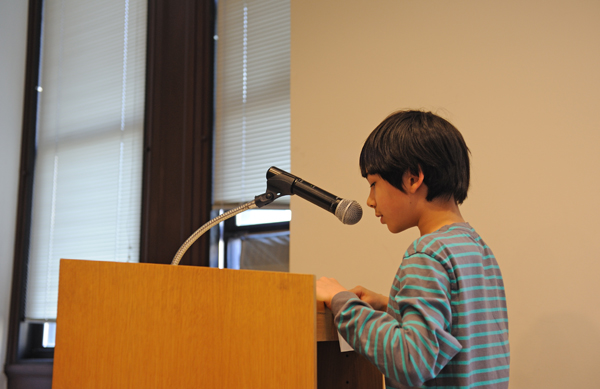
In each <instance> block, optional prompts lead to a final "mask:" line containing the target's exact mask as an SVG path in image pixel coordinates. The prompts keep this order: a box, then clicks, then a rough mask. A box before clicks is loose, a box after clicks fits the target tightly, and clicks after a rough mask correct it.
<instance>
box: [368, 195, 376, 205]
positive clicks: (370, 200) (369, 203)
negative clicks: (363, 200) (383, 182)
mask: <svg viewBox="0 0 600 389" xmlns="http://www.w3.org/2000/svg"><path fill="white" fill-rule="evenodd" d="M367 207H369V208H375V200H374V199H373V198H372V197H371V196H369V197H367Z"/></svg>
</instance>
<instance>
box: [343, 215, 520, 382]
mask: <svg viewBox="0 0 600 389" xmlns="http://www.w3.org/2000/svg"><path fill="white" fill-rule="evenodd" d="M332 311H333V313H334V315H335V322H336V324H337V326H338V330H339V332H340V334H341V335H342V336H343V337H344V338H345V339H346V341H348V343H349V344H350V345H351V346H353V347H354V349H355V350H356V351H357V352H359V353H360V354H362V355H364V356H365V357H367V358H368V359H369V360H370V361H371V362H372V363H373V364H375V365H376V366H377V367H378V368H379V370H380V371H381V372H382V373H383V374H384V375H385V377H386V385H387V387H388V388H402V387H406V386H408V387H426V388H457V389H458V388H508V377H509V364H510V352H509V344H508V315H507V310H506V297H505V294H504V283H503V281H502V275H501V273H500V268H499V267H498V263H497V262H496V258H495V257H494V254H493V253H492V251H491V250H490V248H489V247H488V246H487V245H486V244H485V243H484V242H483V240H482V239H481V237H480V236H479V235H478V234H477V233H476V232H475V230H474V229H473V228H471V226H470V225H469V224H467V223H457V224H452V225H449V226H445V227H443V228H441V229H440V230H438V231H436V232H433V233H431V234H427V235H424V236H422V237H421V238H419V239H417V240H416V241H415V242H413V244H412V245H411V246H410V247H409V248H408V250H407V251H406V253H405V254H404V258H403V260H402V264H401V265H400V268H399V269H398V272H397V274H396V276H395V279H394V282H393V284H392V288H391V291H390V297H389V304H388V307H387V312H380V311H375V310H374V309H372V308H371V307H370V306H369V305H368V304H366V303H365V302H363V301H361V300H359V299H358V297H357V296H356V295H355V294H353V293H350V292H342V293H338V294H337V295H336V296H335V297H334V298H333V300H332Z"/></svg>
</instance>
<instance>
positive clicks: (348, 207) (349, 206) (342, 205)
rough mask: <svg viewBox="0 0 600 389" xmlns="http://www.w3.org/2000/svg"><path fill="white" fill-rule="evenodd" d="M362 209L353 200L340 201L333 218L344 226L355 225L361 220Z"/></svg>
mask: <svg viewBox="0 0 600 389" xmlns="http://www.w3.org/2000/svg"><path fill="white" fill-rule="evenodd" d="M362 213H363V212H362V208H361V206H360V204H359V203H358V202H356V201H355V200H346V199H342V201H340V202H339V204H338V206H337V208H336V209H335V216H336V217H337V218H338V219H340V221H341V222H342V223H344V224H349V225H352V224H356V223H358V222H359V221H360V219H361V218H362Z"/></svg>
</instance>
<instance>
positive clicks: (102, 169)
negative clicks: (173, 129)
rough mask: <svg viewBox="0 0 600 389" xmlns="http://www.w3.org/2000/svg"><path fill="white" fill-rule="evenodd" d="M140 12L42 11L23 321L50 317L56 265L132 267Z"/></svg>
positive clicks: (98, 8) (139, 8) (110, 5)
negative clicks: (94, 262) (79, 261)
mask: <svg viewBox="0 0 600 389" xmlns="http://www.w3.org/2000/svg"><path fill="white" fill-rule="evenodd" d="M146 8H147V2H146V1H143V0H105V1H102V2H92V1H80V0H46V1H45V2H44V19H43V23H44V27H43V39H42V55H41V58H42V60H41V73H40V80H41V81H40V87H39V88H38V91H40V94H39V112H38V133H37V138H38V140H37V155H36V164H35V172H34V194H33V209H32V222H31V240H30V250H29V268H28V280H27V298H26V317H27V318H28V319H31V320H53V319H55V318H56V304H57V295H58V270H59V269H58V267H59V260H60V259H61V258H72V259H89V260H107V261H108V260H110V261H119V262H137V261H138V256H139V234H140V232H139V231H140V212H141V178H142V147H143V114H144V89H145V66H146V60H145V53H146Z"/></svg>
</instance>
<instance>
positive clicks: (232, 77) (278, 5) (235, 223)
mask: <svg viewBox="0 0 600 389" xmlns="http://www.w3.org/2000/svg"><path fill="white" fill-rule="evenodd" d="M217 26H218V28H217V37H218V40H217V72H216V109H215V111H216V115H215V162H214V177H215V179H214V191H213V209H214V210H215V211H214V213H213V216H216V215H217V214H218V213H219V212H222V211H224V210H228V209H231V208H234V207H235V206H238V205H241V204H243V203H246V202H248V201H251V200H253V199H254V197H255V196H257V195H260V194H262V193H264V192H265V191H266V172H267V170H268V169H269V168H270V167H271V166H277V167H279V168H281V169H283V170H286V171H289V170H290V2H289V1H280V0H250V1H243V0H221V1H219V12H218V20H217ZM270 207H272V208H282V209H283V210H287V212H284V216H283V217H281V216H278V217H276V218H275V219H274V220H273V221H272V222H271V223H265V221H266V220H267V218H268V217H269V216H270V215H272V214H278V213H277V210H266V209H264V210H263V209H261V210H256V211H246V212H245V213H242V214H239V215H237V216H236V217H235V219H232V220H228V221H226V222H225V223H223V224H222V225H221V227H220V229H219V230H218V231H220V250H213V255H212V258H211V265H212V266H219V267H230V268H250V269H265V270H282V271H287V269H288V263H289V220H290V218H291V215H290V212H289V209H288V208H289V199H288V198H285V197H284V198H281V199H278V200H277V201H275V203H273V204H272V205H271V206H270ZM252 214H254V215H258V219H259V220H258V221H256V222H255V221H248V219H247V218H248V217H249V216H250V215H252ZM255 217H256V216H255ZM243 219H246V221H245V222H240V220H243ZM211 232H212V231H211ZM217 240H218V238H216V237H215V234H214V232H213V246H214V245H216V244H217ZM217 254H218V258H219V259H217V258H216V256H217Z"/></svg>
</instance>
